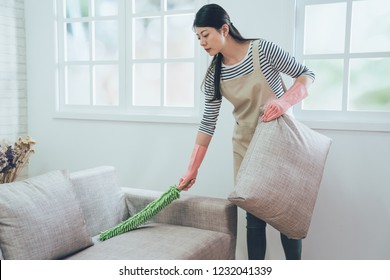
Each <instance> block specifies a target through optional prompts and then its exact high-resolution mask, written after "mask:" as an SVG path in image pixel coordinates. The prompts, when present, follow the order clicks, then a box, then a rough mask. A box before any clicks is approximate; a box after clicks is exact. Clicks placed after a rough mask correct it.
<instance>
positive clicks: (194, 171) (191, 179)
mask: <svg viewBox="0 0 390 280" xmlns="http://www.w3.org/2000/svg"><path fill="white" fill-rule="evenodd" d="M206 151H207V147H205V146H202V145H198V144H196V145H195V147H194V150H193V151H192V155H191V159H190V164H189V165H188V169H187V172H186V174H184V176H183V177H181V178H180V182H179V190H185V191H187V190H188V189H189V188H191V187H192V185H193V184H195V180H196V176H197V175H198V169H199V167H200V165H201V163H202V161H203V158H204V156H205V155H206Z"/></svg>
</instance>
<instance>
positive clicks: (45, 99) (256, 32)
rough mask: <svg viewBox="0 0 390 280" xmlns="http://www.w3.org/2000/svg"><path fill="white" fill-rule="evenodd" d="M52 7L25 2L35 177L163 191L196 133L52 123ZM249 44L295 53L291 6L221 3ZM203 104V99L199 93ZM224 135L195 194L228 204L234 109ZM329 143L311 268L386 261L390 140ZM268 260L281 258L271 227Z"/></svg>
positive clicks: (354, 134)
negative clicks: (262, 42)
mask: <svg viewBox="0 0 390 280" xmlns="http://www.w3.org/2000/svg"><path fill="white" fill-rule="evenodd" d="M52 2H53V1H52V0H35V1H26V7H25V11H26V20H27V22H26V33H27V50H28V53H27V58H28V60H27V62H28V95H29V115H28V116H29V131H30V134H31V136H32V137H33V138H35V139H36V140H37V141H38V144H37V146H36V150H37V153H36V154H35V155H34V156H33V157H32V158H31V165H30V173H31V175H36V174H40V173H43V172H46V171H48V170H52V169H57V168H66V169H69V170H70V171H75V170H79V169H83V168H89V167H93V166H97V165H103V164H104V165H113V166H115V167H116V168H117V170H118V173H119V176H120V181H121V182H122V183H123V184H124V185H126V186H132V187H139V188H146V189H157V190H165V189H166V188H167V187H168V186H170V185H172V184H175V183H177V181H178V180H179V177H180V176H181V175H183V173H184V172H185V170H186V167H187V163H188V159H189V156H190V153H191V151H192V147H193V143H194V137H195V134H196V131H197V125H191V124H185V125H183V124H163V123H158V124H155V123H134V122H109V121H107V122H104V121H85V120H64V119H54V118H53V110H54V94H55V83H54V79H55V65H54V62H53V61H54V58H55V44H54V38H53V31H54V25H53V22H52V20H53V7H52ZM215 2H216V3H219V4H221V5H222V6H224V7H225V8H226V10H227V11H228V12H229V13H230V15H231V18H232V21H233V23H234V24H235V26H236V27H238V29H239V30H240V31H241V32H242V33H243V35H244V36H247V37H262V38H266V39H269V40H272V41H275V42H276V43H278V44H279V45H281V46H282V47H284V48H286V49H287V50H289V51H292V46H293V38H294V37H293V30H294V14H293V12H294V6H293V5H294V4H293V2H294V1H291V0H274V1H266V0H241V1H230V0H220V1H215ZM200 98H202V96H201V93H200ZM223 103H224V104H223V108H222V112H221V115H220V119H219V123H218V127H217V131H216V134H215V136H214V139H213V141H212V143H211V145H210V148H209V151H208V153H207V156H206V158H205V160H204V162H203V164H202V167H201V169H200V171H199V177H198V181H197V184H196V185H195V186H194V187H193V188H192V189H191V191H190V192H191V193H192V194H200V195H209V196H215V197H222V198H226V197H227V195H228V194H229V192H230V190H231V189H232V187H233V175H232V172H233V169H232V156H231V132H232V128H233V126H232V125H233V119H232V116H231V109H232V108H231V105H230V104H229V103H228V102H226V100H225V102H223ZM321 132H322V133H324V134H326V135H328V136H330V137H331V138H333V141H334V142H333V146H332V148H331V152H330V154H329V157H328V162H327V167H326V170H325V174H324V178H323V183H322V186H321V190H320V193H319V198H318V202H317V205H316V209H315V213H314V216H313V220H312V225H311V229H310V232H309V236H308V237H307V239H305V240H304V253H303V257H304V258H305V259H390V241H389V238H388V237H389V236H390V188H389V185H390V184H389V182H390V172H389V167H390V148H389V143H390V134H389V133H381V132H358V131H321ZM268 243H269V250H268V258H271V259H282V258H283V252H282V249H281V245H280V242H279V236H278V233H277V232H276V231H275V230H273V229H272V228H271V227H269V239H268ZM237 258H239V259H245V258H246V245H245V218H244V214H243V211H239V236H238V246H237Z"/></svg>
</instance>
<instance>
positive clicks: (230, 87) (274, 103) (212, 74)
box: [179, 4, 314, 259]
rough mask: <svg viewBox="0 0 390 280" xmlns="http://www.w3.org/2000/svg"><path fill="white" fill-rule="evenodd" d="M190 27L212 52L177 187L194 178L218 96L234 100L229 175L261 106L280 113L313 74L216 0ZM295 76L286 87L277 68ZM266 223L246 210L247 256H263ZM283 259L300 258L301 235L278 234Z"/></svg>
mask: <svg viewBox="0 0 390 280" xmlns="http://www.w3.org/2000/svg"><path fill="white" fill-rule="evenodd" d="M193 28H194V30H195V32H196V35H197V37H198V39H199V40H200V45H201V47H203V48H204V50H205V51H206V52H208V53H209V55H211V56H214V59H213V61H212V62H211V64H210V66H209V69H208V71H207V73H206V76H205V80H204V92H205V110H204V115H203V118H202V121H201V124H200V128H199V131H198V134H197V137H196V143H195V147H194V149H193V152H192V156H191V159H190V163H189V166H188V170H187V172H186V173H185V175H184V176H183V177H182V178H181V179H180V182H179V189H182V190H188V189H189V188H190V187H191V186H192V185H193V184H194V182H195V179H196V176H197V173H198V168H199V167H200V164H201V162H202V161H203V158H204V156H205V154H206V151H207V147H208V146H209V143H210V141H211V138H212V136H213V133H214V130H215V127H216V122H217V118H218V114H219V110H220V107H221V102H222V96H223V97H225V98H226V99H228V100H229V101H230V102H231V103H232V104H233V106H234V110H233V115H234V118H235V120H236V125H235V128H234V132H233V154H234V173H235V174H234V175H235V176H236V175H237V171H238V168H239V166H240V164H241V161H242V159H243V157H244V155H245V152H246V150H247V148H248V145H249V142H250V140H251V139H252V136H253V133H254V130H255V128H256V125H257V123H258V120H259V117H260V115H261V110H263V109H264V108H265V109H264V111H263V115H262V121H264V122H268V121H271V120H274V119H276V118H278V117H279V116H281V115H282V114H284V113H285V112H286V111H287V110H288V109H289V108H290V107H291V106H292V105H294V104H296V103H298V102H299V101H301V100H302V99H303V98H305V97H306V96H307V87H308V86H309V85H310V84H311V83H312V82H313V80H314V74H313V72H311V71H310V70H309V69H308V68H307V67H305V66H303V65H301V64H299V63H298V62H297V61H295V59H294V58H293V57H291V56H290V55H289V54H288V53H287V52H285V51H284V50H282V49H281V48H280V47H278V46H277V45H275V44H273V43H271V42H268V41H265V40H261V39H260V40H252V39H245V38H243V37H242V36H241V35H240V33H239V31H238V30H237V29H236V28H235V27H234V26H233V23H232V22H231V21H230V17H229V15H228V14H227V13H226V11H225V10H224V9H223V8H222V7H220V6H218V5H216V4H209V5H205V6H203V7H202V8H201V9H200V10H199V11H198V12H197V14H196V16H195V20H194V24H193ZM281 72H282V73H285V74H287V75H289V76H291V77H292V78H295V82H294V84H293V86H292V87H291V88H289V89H288V90H287V91H285V90H284V85H283V83H282V79H281V76H280V73H281ZM265 228H266V223H265V222H264V221H262V220H261V219H258V218H256V217H255V216H253V215H252V214H250V213H247V247H248V258H249V259H264V258H265V252H266V230H265ZM281 241H282V245H283V249H284V252H285V255H286V259H300V258H301V247H302V241H301V240H293V239H289V238H287V236H285V235H283V234H281Z"/></svg>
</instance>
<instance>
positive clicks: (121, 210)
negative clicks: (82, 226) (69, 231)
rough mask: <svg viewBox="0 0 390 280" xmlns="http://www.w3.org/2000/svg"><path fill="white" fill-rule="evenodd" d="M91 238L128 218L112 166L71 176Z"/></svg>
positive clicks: (122, 195)
mask: <svg viewBox="0 0 390 280" xmlns="http://www.w3.org/2000/svg"><path fill="white" fill-rule="evenodd" d="M70 179H71V181H72V184H73V187H74V190H75V192H76V196H77V198H78V199H79V200H80V204H81V208H82V210H83V212H84V215H85V220H86V223H87V229H88V231H89V234H90V235H91V236H96V235H98V234H99V233H100V232H102V231H104V230H107V229H109V228H111V227H113V226H115V225H117V224H118V223H120V222H121V221H122V220H124V219H126V218H127V217H128V211H127V206H126V203H125V199H124V193H123V191H122V189H121V188H120V186H119V184H118V178H117V174H116V170H115V168H114V167H112V166H100V167H96V168H92V169H87V170H81V171H77V172H74V173H71V174H70Z"/></svg>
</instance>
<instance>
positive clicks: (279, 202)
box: [229, 115, 331, 239]
mask: <svg viewBox="0 0 390 280" xmlns="http://www.w3.org/2000/svg"><path fill="white" fill-rule="evenodd" d="M330 145H331V139H329V138H328V137H326V136H324V135H321V134H319V133H317V132H315V131H313V130H311V129H310V128H308V127H307V126H305V125H304V124H302V123H300V122H298V121H297V120H295V119H294V118H293V117H290V116H288V115H283V116H282V117H280V118H278V119H277V120H274V121H271V122H267V123H261V122H260V123H259V124H258V126H257V128H256V131H255V134H254V136H253V138H252V141H251V143H250V145H249V147H248V150H247V152H246V155H245V157H244V159H243V161H242V164H241V166H240V169H239V171H238V174H237V178H236V184H235V187H234V190H233V192H232V193H231V194H230V195H229V200H230V201H232V202H233V203H235V204H237V205H238V206H239V207H241V208H243V209H245V210H246V211H248V212H250V213H252V214H253V215H255V216H257V217H258V218H260V219H262V220H264V221H265V222H267V223H269V224H270V225H272V226H273V227H275V228H276V229H277V230H279V231H280V232H282V233H284V234H285V235H287V236H288V237H290V238H294V239H301V238H304V237H306V235H307V232H308V229H309V225H310V221H311V217H312V213H313V210H314V206H315V202H316V199H317V194H318V190H319V187H320V183H321V180H322V175H323V171H324V166H325V162H326V158H327V155H328V151H329V148H330Z"/></svg>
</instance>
